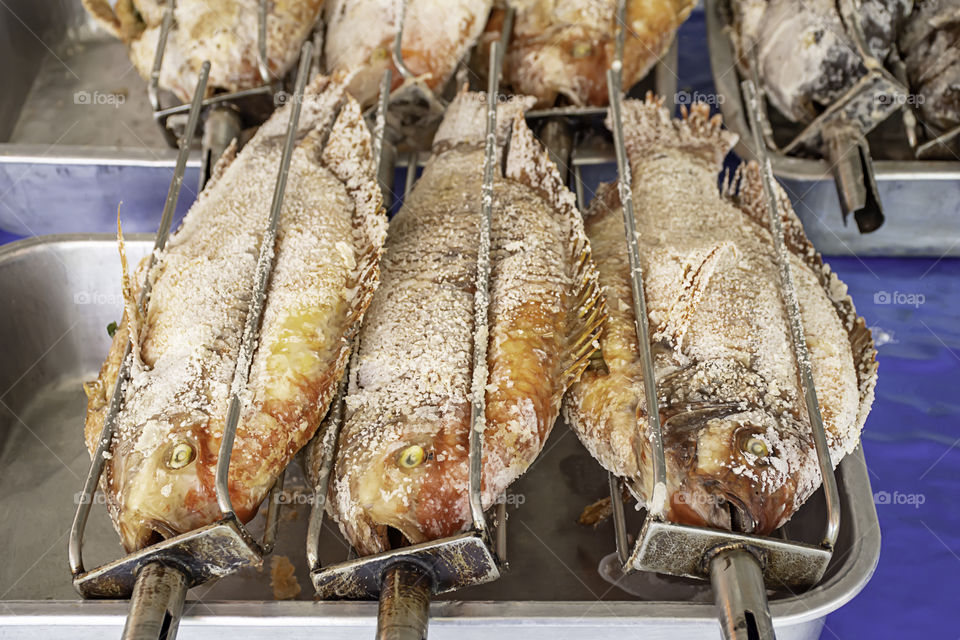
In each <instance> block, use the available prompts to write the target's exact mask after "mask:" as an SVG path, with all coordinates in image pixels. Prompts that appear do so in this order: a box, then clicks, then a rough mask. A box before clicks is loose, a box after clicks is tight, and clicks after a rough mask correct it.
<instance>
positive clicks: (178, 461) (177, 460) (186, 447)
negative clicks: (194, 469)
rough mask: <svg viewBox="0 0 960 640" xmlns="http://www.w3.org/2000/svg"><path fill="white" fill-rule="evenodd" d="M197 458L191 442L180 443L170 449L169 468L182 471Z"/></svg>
mask: <svg viewBox="0 0 960 640" xmlns="http://www.w3.org/2000/svg"><path fill="white" fill-rule="evenodd" d="M195 457H196V452H195V451H194V450H193V447H192V446H191V445H190V443H189V442H178V443H176V444H175V445H173V446H172V447H171V448H170V455H168V456H167V468H169V469H182V468H184V467H185V466H187V465H188V464H190V463H191V462H193V459H194V458H195Z"/></svg>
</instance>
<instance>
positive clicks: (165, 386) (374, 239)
mask: <svg viewBox="0 0 960 640" xmlns="http://www.w3.org/2000/svg"><path fill="white" fill-rule="evenodd" d="M344 92H345V82H344V79H342V78H340V79H334V80H327V79H324V78H320V79H318V80H317V81H315V82H314V83H313V84H311V86H310V87H309V89H308V91H307V93H306V95H305V97H304V103H303V107H302V115H301V119H300V121H299V127H300V130H299V136H300V141H299V143H298V144H297V146H296V147H295V149H294V152H293V155H292V159H291V164H290V173H289V176H288V181H287V188H286V195H285V197H284V201H283V208H282V210H281V214H280V221H279V231H278V236H277V242H276V246H275V254H274V263H273V271H272V274H271V278H270V284H269V287H268V290H267V299H266V304H265V308H264V312H263V317H262V321H261V326H260V333H259V341H258V346H257V348H256V350H255V352H254V354H253V357H252V361H251V363H250V365H249V366H250V375H249V382H248V385H247V387H246V389H245V390H243V392H242V394H241V397H242V400H243V412H242V413H241V418H240V422H239V425H238V427H237V435H236V442H235V445H234V449H233V456H232V458H231V462H230V473H229V487H230V497H231V499H232V501H233V505H234V507H235V509H236V512H237V514H238V516H239V517H240V518H241V520H243V521H247V520H249V519H250V518H252V517H253V515H254V514H255V513H256V511H257V508H258V505H259V504H260V502H261V501H262V500H263V498H264V496H265V495H266V492H267V491H268V490H269V489H270V487H271V486H272V485H273V483H274V481H275V480H276V478H277V477H278V475H279V474H280V473H281V472H282V471H283V469H284V468H285V467H286V465H287V463H288V462H289V460H290V458H291V457H292V456H293V455H294V454H295V453H296V452H297V451H298V450H299V449H300V448H301V447H302V446H303V445H304V444H306V443H307V441H308V440H309V439H310V437H311V436H312V435H313V433H314V431H315V430H316V428H317V426H318V424H319V422H320V419H321V418H322V417H323V414H324V412H325V411H326V408H327V405H328V404H329V402H330V398H331V396H332V394H333V391H334V388H335V387H336V384H337V380H338V379H339V377H340V375H341V374H342V371H343V369H344V366H345V363H346V359H347V357H348V350H349V340H350V338H351V337H352V332H353V331H354V329H353V328H354V327H355V326H356V325H357V324H358V322H359V320H360V318H361V317H362V315H363V313H364V311H365V309H366V307H367V306H368V305H369V301H370V298H371V296H372V291H373V289H374V287H375V286H376V283H377V281H378V270H377V265H378V259H379V254H380V251H381V247H382V243H383V238H384V236H385V233H386V219H385V216H384V214H383V211H382V203H381V196H380V191H379V188H378V187H377V182H376V177H375V171H374V168H373V162H372V155H371V154H372V152H371V145H370V138H369V134H368V132H367V130H366V127H365V125H364V123H363V120H362V117H361V114H360V109H359V106H358V105H357V103H356V102H355V101H353V100H352V99H345V98H344V95H345V93H344ZM341 103H343V106H342V108H341V109H340V113H339V115H338V116H336V120H335V121H334V115H335V113H336V109H337V106H338V105H339V104H341ZM289 114H290V108H289V107H283V108H281V109H280V110H278V112H277V113H276V114H275V115H274V116H273V117H272V118H271V119H270V120H268V121H267V122H266V123H265V124H264V125H263V126H262V127H261V128H260V130H259V131H258V133H257V134H256V135H255V136H254V137H253V138H252V139H251V141H250V142H249V143H248V144H247V145H246V146H245V147H244V149H243V150H242V151H240V152H239V153H237V154H235V155H234V154H233V153H231V154H228V155H227V158H228V160H227V161H225V162H224V163H221V165H219V166H218V169H217V171H216V172H215V175H214V178H213V180H212V182H211V183H210V184H209V185H208V187H207V188H206V189H205V190H204V191H203V192H202V193H201V195H200V197H199V199H198V200H197V202H196V203H195V204H194V205H193V206H192V207H191V209H190V211H189V212H188V214H187V216H186V218H185V219H184V222H183V225H182V227H181V228H180V229H179V230H178V231H177V232H176V233H175V234H173V235H172V236H171V237H170V240H169V242H168V243H167V246H166V248H165V249H164V250H163V251H162V252H160V253H159V254H158V256H157V263H156V265H155V267H154V268H153V270H152V271H151V272H150V273H146V262H144V263H142V264H141V267H140V269H138V273H137V275H136V276H135V277H134V278H133V280H135V281H136V282H137V283H138V284H137V285H133V284H131V283H132V281H133V280H131V278H129V277H127V274H126V269H125V283H126V286H125V297H126V299H127V305H126V309H127V310H126V312H125V314H124V318H123V321H122V322H121V325H120V327H119V329H118V330H117V332H116V334H115V336H114V340H113V344H112V346H111V349H110V353H109V355H108V357H107V360H106V362H105V363H104V365H103V367H102V369H101V372H100V377H99V378H98V380H97V381H95V382H94V383H90V384H88V385H87V387H86V389H87V395H88V406H87V419H86V430H85V431H86V443H87V446H88V448H89V450H90V452H91V454H93V452H94V451H95V450H96V445H97V441H98V439H99V436H100V431H101V429H102V426H103V421H104V419H105V416H106V413H107V411H108V407H109V398H110V396H111V395H112V393H113V389H114V386H115V384H116V379H117V371H118V370H119V367H120V360H121V357H122V354H123V351H124V349H125V347H126V344H127V341H128V340H130V342H131V344H132V352H133V353H132V357H133V365H132V373H131V378H130V381H129V382H128V383H127V385H126V388H125V390H124V400H123V405H122V408H121V410H120V413H119V415H118V422H117V429H116V432H115V434H114V437H113V441H112V444H111V446H110V449H109V451H108V453H107V460H106V464H105V469H104V474H103V476H102V479H101V487H102V489H103V491H104V493H105V494H106V497H107V504H108V508H109V512H110V515H111V517H112V519H113V522H114V524H115V526H116V527H117V530H118V531H119V533H120V535H121V539H122V541H123V544H124V547H125V548H126V549H127V550H128V551H132V550H135V549H138V548H142V547H144V546H146V545H149V544H151V543H153V542H155V541H157V540H158V539H160V538H167V537H170V536H173V535H176V534H179V533H184V532H186V531H190V530H192V529H195V528H197V527H200V526H203V525H206V524H209V523H211V522H214V521H216V520H218V519H219V517H220V511H219V508H218V506H217V501H216V494H215V488H214V477H215V473H216V464H217V456H218V451H219V448H220V441H221V439H222V435H223V429H224V424H225V421H226V413H227V406H228V403H229V396H230V392H231V384H232V382H233V379H234V375H235V370H236V369H237V367H238V366H239V365H238V356H239V349H240V341H241V338H242V333H243V328H244V323H245V321H246V316H247V311H248V309H249V305H250V301H251V297H252V293H253V289H254V283H255V275H256V274H255V271H256V263H257V256H258V253H259V247H260V244H261V242H262V241H263V238H264V235H265V232H266V229H267V225H268V219H269V212H270V204H271V199H272V193H273V185H274V183H275V181H276V176H277V171H278V167H279V160H280V156H281V154H282V148H283V144H284V140H285V129H286V126H287V120H288V118H289ZM326 129H329V137H328V139H327V141H326V144H325V145H324V146H321V141H322V140H323V138H324V135H325V130H326ZM226 163H229V164H228V165H227V164H226ZM121 247H122V241H121ZM146 277H149V278H151V280H152V281H153V290H152V294H151V298H150V301H149V304H148V306H147V309H146V311H145V313H141V311H140V310H139V309H138V308H137V305H136V302H135V296H136V295H137V292H136V291H134V289H136V288H137V287H138V286H142V283H143V282H144V278H146Z"/></svg>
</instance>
